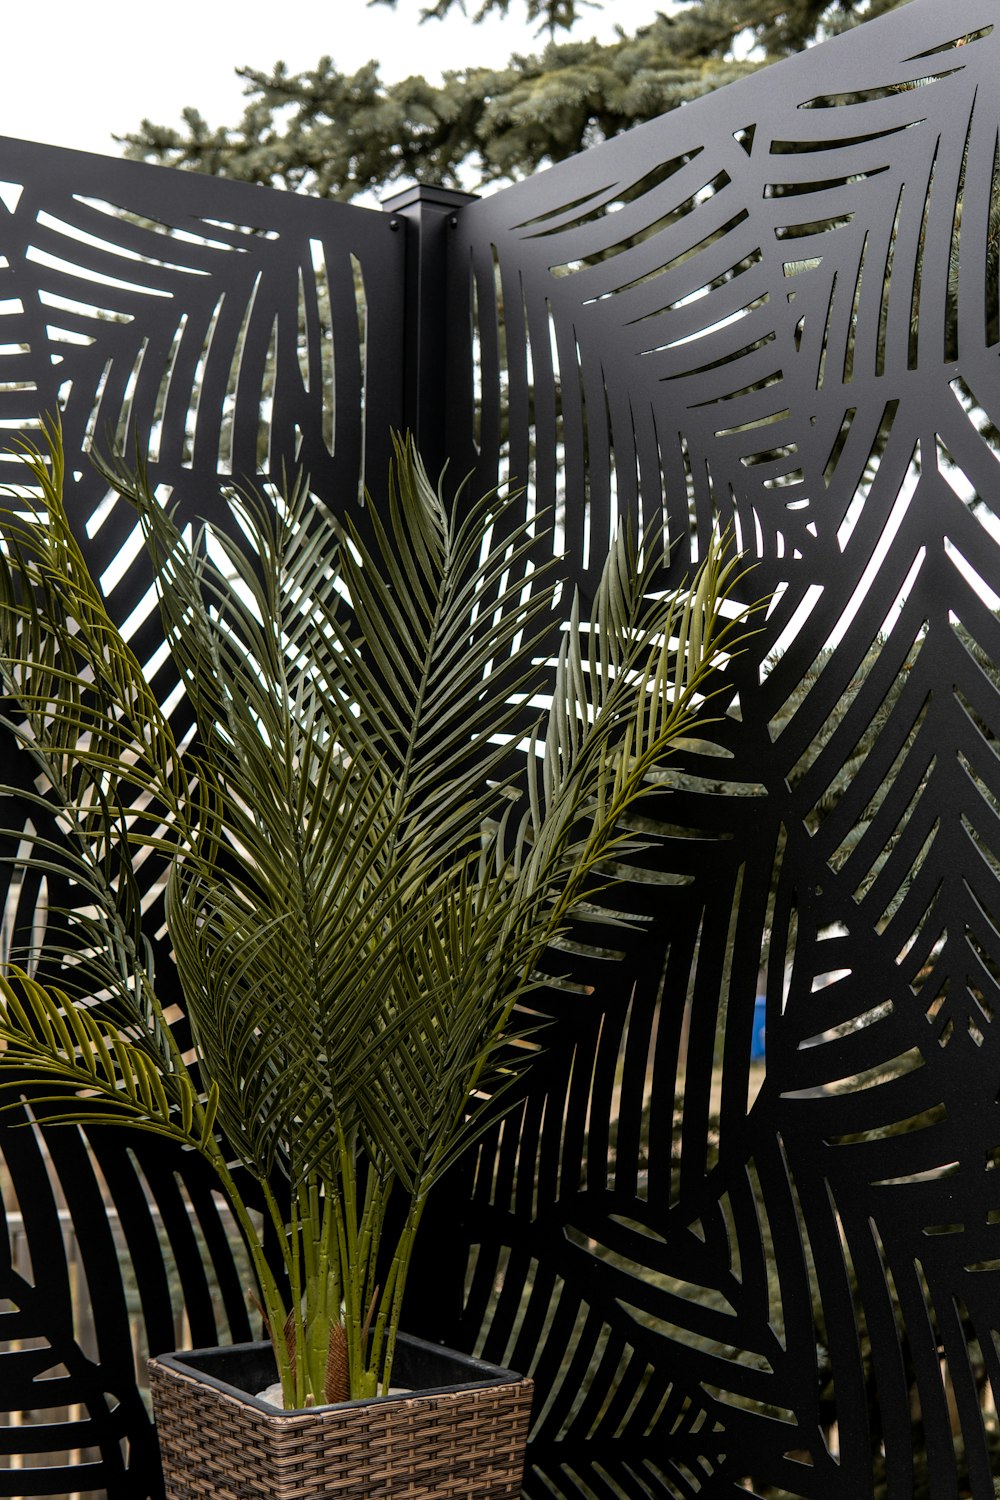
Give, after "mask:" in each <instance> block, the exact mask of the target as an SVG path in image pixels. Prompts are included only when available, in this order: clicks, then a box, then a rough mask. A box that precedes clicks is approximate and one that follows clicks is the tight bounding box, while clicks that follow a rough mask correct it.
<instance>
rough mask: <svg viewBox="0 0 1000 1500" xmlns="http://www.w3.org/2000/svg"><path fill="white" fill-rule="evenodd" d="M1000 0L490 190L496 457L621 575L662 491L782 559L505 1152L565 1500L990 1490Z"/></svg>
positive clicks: (478, 213)
mask: <svg viewBox="0 0 1000 1500" xmlns="http://www.w3.org/2000/svg"><path fill="white" fill-rule="evenodd" d="M996 22H997V12H996V6H995V5H994V4H992V3H988V0H969V3H960V4H959V3H954V0H914V3H913V4H910V5H907V6H904V7H902V8H901V9H900V10H899V11H898V12H896V13H895V14H893V15H892V16H889V17H887V18H885V19H883V20H881V21H878V22H873V23H871V24H868V25H865V26H863V27H861V28H860V29H858V30H856V31H854V32H853V33H849V34H848V35H846V36H845V37H843V38H840V39H838V40H836V41H832V42H830V43H828V44H826V45H822V46H819V47H817V48H814V49H812V50H811V51H809V52H807V53H805V54H803V55H801V56H798V57H795V58H794V59H792V60H789V61H787V62H785V63H783V64H781V65H779V66H777V67H773V68H768V69H767V70H765V71H763V72H761V73H760V74H758V75H756V76H754V77H752V78H750V79H748V80H746V81H744V82H740V83H737V84H735V85H733V86H731V87H729V88H727V89H724V90H721V91H720V92H719V93H718V94H714V95H711V96H709V97H706V98H704V99H702V100H700V101H698V102H697V103H694V104H691V105H690V106H686V107H684V108H683V109H681V110H678V111H676V112H674V113H672V114H670V115H668V116H665V117H664V118H663V119H661V120H659V121H656V122H654V123H652V124H650V125H646V126H643V127H641V128H639V129H636V130H634V131H631V132H629V133H628V134H627V135H626V136H622V137H619V138H618V139H616V140H613V141H611V142H609V143H606V144H602V145H600V146H598V147H596V148H595V149H593V150H591V151H588V152H585V153H583V155H581V156H579V157H577V158H575V159H573V160H572V161H569V162H566V163H564V164H561V165H559V166H557V167H555V168H554V169H552V170H551V171H549V172H546V173H542V174H539V175H538V176H537V177H535V178H534V179H532V180H531V181H528V182H525V183H522V184H518V185H516V186H514V187H513V188H510V189H509V190H507V191H504V192H500V193H497V194H496V195H495V196H493V197H491V198H489V199H486V200H484V201H482V202H480V203H477V204H475V205H472V206H470V207H468V208H465V209H463V210H462V212H461V213H460V214H459V215H458V222H457V225H456V227H455V229H454V232H453V236H452V242H451V247H450V249H451V256H452V259H451V264H450V268H449V285H450V288H451V295H452V314H451V319H450V327H451V329H452V330H453V331H454V344H453V350H452V360H453V362H452V382H453V384H452V387H451V389H450V392H449V407H450V411H451V413H452V415H453V423H452V438H451V442H450V444H449V447H450V448H451V450H452V452H453V453H455V454H458V455H462V461H461V462H460V463H459V467H460V468H464V467H469V466H472V465H473V464H476V465H477V466H478V469H477V473H478V477H479V480H480V483H481V486H486V485H487V484H489V483H490V482H492V481H493V479H494V478H495V476H496V474H497V472H498V470H499V473H500V474H501V475H508V474H509V475H510V476H511V477H513V478H515V479H516V480H518V481H519V482H521V483H524V484H526V486H527V493H526V504H527V505H528V506H529V507H533V508H534V509H535V510H536V511H537V512H538V513H539V514H542V513H545V512H547V514H548V516H549V517H550V519H552V520H553V522H554V529H553V533H552V536H553V540H552V541H551V542H550V543H549V544H548V546H549V549H550V550H551V549H552V548H553V547H554V548H556V549H559V548H564V549H565V551H566V554H567V563H566V567H567V572H568V574H569V575H570V576H571V577H572V578H575V580H576V581H577V582H579V584H580V585H581V587H582V589H583V591H584V593H585V594H586V593H587V591H588V589H589V588H590V587H591V585H592V580H593V578H594V574H595V569H596V568H597V567H598V566H599V563H600V560H601V557H602V555H603V550H604V547H605V545H606V540H607V537H608V536H609V534H610V531H611V529H612V528H613V526H614V525H615V524H616V523H617V520H618V518H619V517H620V516H621V515H623V514H625V515H631V516H633V517H638V518H639V519H640V521H642V522H644V523H650V522H651V523H653V524H656V523H657V522H659V521H660V520H661V519H662V520H663V521H664V522H665V524H666V526H667V529H668V534H669V538H670V541H671V543H672V544H673V546H674V553H673V571H674V576H675V578H679V577H680V576H681V575H682V574H683V573H684V572H686V571H687V570H688V568H689V567H690V565H691V562H692V560H693V558H695V557H696V556H697V553H698V550H699V547H700V546H701V545H703V541H704V538H705V536H706V534H707V533H708V532H709V531H710V530H711V529H712V528H713V527H715V526H721V527H723V528H727V527H728V528H731V530H732V532H733V534H734V535H735V538H736V540H737V543H738V545H739V546H740V547H741V548H742V549H743V550H744V551H745V553H746V554H747V556H748V557H749V558H750V559H753V560H754V561H755V564H756V566H755V568H754V569H753V572H752V574H751V577H750V579H749V581H748V583H747V585H746V587H747V591H748V596H760V595H764V594H770V595H772V596H773V597H772V602H771V605H770V609H769V612H768V618H767V624H766V628H765V630H764V632H763V633H762V634H761V636H760V637H759V638H758V639H757V640H756V641H754V642H752V643H751V644H750V647H749V649H748V651H747V653H746V654H745V655H744V656H743V657H742V658H741V659H739V660H738V661H736V662H735V663H734V664H733V666H732V668H731V669H730V671H729V672H728V674H727V678H728V684H729V685H728V698H727V701H726V714H725V717H724V718H723V719H722V720H721V722H719V723H717V724H715V725H714V726H711V727H709V728H707V729H706V731H705V736H704V739H703V741H702V742H701V744H700V745H696V746H692V747H691V748H690V751H689V753H687V754H685V755H682V756H680V757H678V759H677V760H676V761H675V762H674V773H673V774H674V780H675V792H674V797H673V801H672V804H671V805H670V809H669V811H664V812H663V813H662V815H661V816H662V818H663V822H662V823H661V824H660V826H659V828H655V827H653V828H651V829H649V830H647V831H648V832H649V833H650V836H651V837H653V838H654V839H658V840H659V843H660V849H659V855H658V858H657V859H656V861H655V862H654V861H653V857H652V855H650V856H649V858H648V860H647V868H645V869H643V870H637V871H636V872H635V875H634V884H633V885H632V886H631V887H630V890H629V895H630V896H631V897H632V898H633V906H632V909H634V910H637V911H639V912H641V913H644V914H645V915H646V916H647V917H649V918H651V919H652V921H651V923H650V924H649V925H648V926H647V927H646V929H645V931H643V932H642V933H640V934H639V935H638V936H637V937H632V938H630V939H629V940H628V944H627V951H626V953H625V955H624V958H623V960H622V963H621V964H620V965H619V966H613V965H611V964H609V963H607V962H605V961H604V960H603V959H602V957H601V953H600V947H601V945H602V943H603V944H606V943H607V939H606V938H604V939H602V938H601V936H600V934H599V932H595V933H594V937H593V941H594V945H595V946H594V948H593V949H589V950H588V949H587V948H586V947H585V946H581V947H580V949H579V951H578V952H576V953H575V954H568V955H565V971H566V974H567V976H568V980H569V983H568V984H567V986H566V988H564V989H563V990H561V991H553V992H552V995H551V997H550V1001H549V1003H548V1005H545V1006H541V1007H540V1008H541V1009H543V1010H544V1011H545V1012H546V1013H547V1014H549V1015H551V1017H552V1018H553V1019H554V1023H555V1024H554V1026H553V1027H552V1029H551V1030H550V1031H549V1033H548V1034H547V1037H546V1045H547V1052H546V1055H545V1057H544V1058H542V1059H541V1060H540V1061H539V1063H538V1065H537V1066H536V1068H535V1070H534V1071H533V1072H532V1073H531V1075H530V1080H529V1084H528V1087H527V1089H526V1094H525V1099H524V1104H523V1108H522V1109H521V1111H520V1113H519V1115H518V1116H517V1117H515V1118H512V1119H511V1120H508V1121H507V1122H506V1124H505V1125H504V1127H503V1129H502V1130H501V1131H499V1132H497V1135H496V1137H495V1138H494V1139H493V1141H492V1142H491V1143H490V1145H489V1146H487V1147H484V1148H483V1150H482V1151H481V1153H480V1156H479V1159H478V1161H477V1163H476V1164H475V1168H474V1170H470V1181H469V1184H468V1188H469V1197H470V1205H471V1206H470V1207H469V1209H468V1210H467V1220H466V1234H467V1236H468V1238H469V1239H470V1241H471V1242H472V1248H471V1250H470V1252H469V1254H468V1256H466V1257H464V1260H463V1267H462V1268H463V1269H464V1271H465V1280H464V1293H463V1298H464V1301H462V1305H461V1306H459V1307H455V1309H454V1311H453V1316H454V1321H455V1326H456V1327H457V1328H458V1329H461V1330H463V1332H464V1337H465V1338H466V1339H468V1340H471V1339H472V1338H474V1337H475V1334H476V1332H477V1330H482V1331H481V1332H480V1333H479V1345H478V1347H480V1348H481V1349H482V1350H483V1351H484V1352H485V1354H486V1356H487V1357H488V1358H492V1359H502V1358H506V1359H509V1360H511V1361H512V1362H513V1363H514V1364H515V1365H516V1366H520V1367H526V1366H527V1367H531V1368H532V1369H533V1370H534V1373H535V1376H536V1379H538V1381H539V1383H540V1386H541V1390H542V1392H543V1397H542V1401H541V1404H540V1408H539V1410H538V1412H537V1413H536V1427H535V1434H534V1444H533V1447H532V1450H531V1458H530V1466H529V1475H528V1479H527V1483H526V1493H527V1494H529V1495H531V1496H532V1497H538V1500H541V1497H542V1496H546V1497H548V1496H560V1497H574V1500H575V1497H583V1496H587V1497H593V1496H599V1497H601V1500H604V1497H606V1496H612V1495H628V1496H635V1497H638V1496H643V1497H645V1496H657V1497H660V1496H664V1497H666V1496H672V1497H681V1496H683V1497H685V1500H688V1497H694V1496H696V1495H697V1496H702V1495H712V1496H716V1495H737V1494H740V1495H742V1494H745V1493H746V1492H747V1491H748V1490H752V1491H753V1492H754V1493H756V1494H759V1495H762V1496H782V1497H784V1496H796V1497H798V1496H802V1497H818V1496H834V1495H836V1496H843V1497H845V1500H847V1497H855V1496H864V1495H872V1494H873V1493H877V1494H879V1495H884V1494H888V1495H893V1496H896V1495H898V1496H905V1495H918V1496H932V1497H934V1500H944V1497H948V1496H954V1497H958V1496H962V1495H973V1496H975V1497H977V1500H979V1497H983V1500H985V1497H992V1495H993V1478H992V1473H993V1472H994V1471H998V1472H1000V1462H998V1457H997V1450H998V1433H997V1419H996V1409H995V1401H996V1397H997V1394H998V1392H1000V1362H998V1343H1000V1333H998V1330H1000V1313H998V1308H1000V1187H998V1183H1000V1174H998V1173H997V1172H996V1170H995V1169H996V1168H997V1166H998V1164H1000V1111H998V1101H997V1090H998V1083H1000V1071H998V1059H1000V1053H998V1048H1000V1034H998V1033H997V1031H996V1029H995V1027H996V1010H997V1005H998V1001H1000V990H998V985H997V974H998V960H1000V937H998V932H997V922H998V919H1000V891H998V886H997V871H998V862H1000V824H998V819H997V795H998V791H1000V763H998V759H997V736H998V733H1000V703H998V699H997V680H998V670H997V665H996V664H997V663H998V662H1000V624H998V620H997V614H996V610H997V605H998V603H1000V552H998V547H997V538H998V534H1000V529H998V519H997V518H998V512H1000V470H998V467H997V450H996V442H995V430H994V428H993V422H994V420H995V419H996V418H997V417H998V416H1000V388H998V374H1000V366H998V354H1000V326H998V285H997V283H998V249H997V246H998V223H1000V146H998V122H1000V106H998V94H997V89H996V79H997V76H998V71H1000V32H998V31H997V30H996V29H995V25H996ZM469 328H471V336H467V337H463V336H462V335H463V332H464V330H465V329H469ZM498 455H499V457H498ZM762 1012H766V1029H765V1031H764V1048H765V1052H766V1057H765V1059H764V1060H759V1059H758V1060H753V1059H752V1056H751V1054H752V1051H756V1052H758V1053H759V1051H760V1040H761V1038H760V1031H761V1024H762V1020H763V1019H764V1017H763V1016H762ZM459 1300H461V1299H459Z"/></svg>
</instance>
